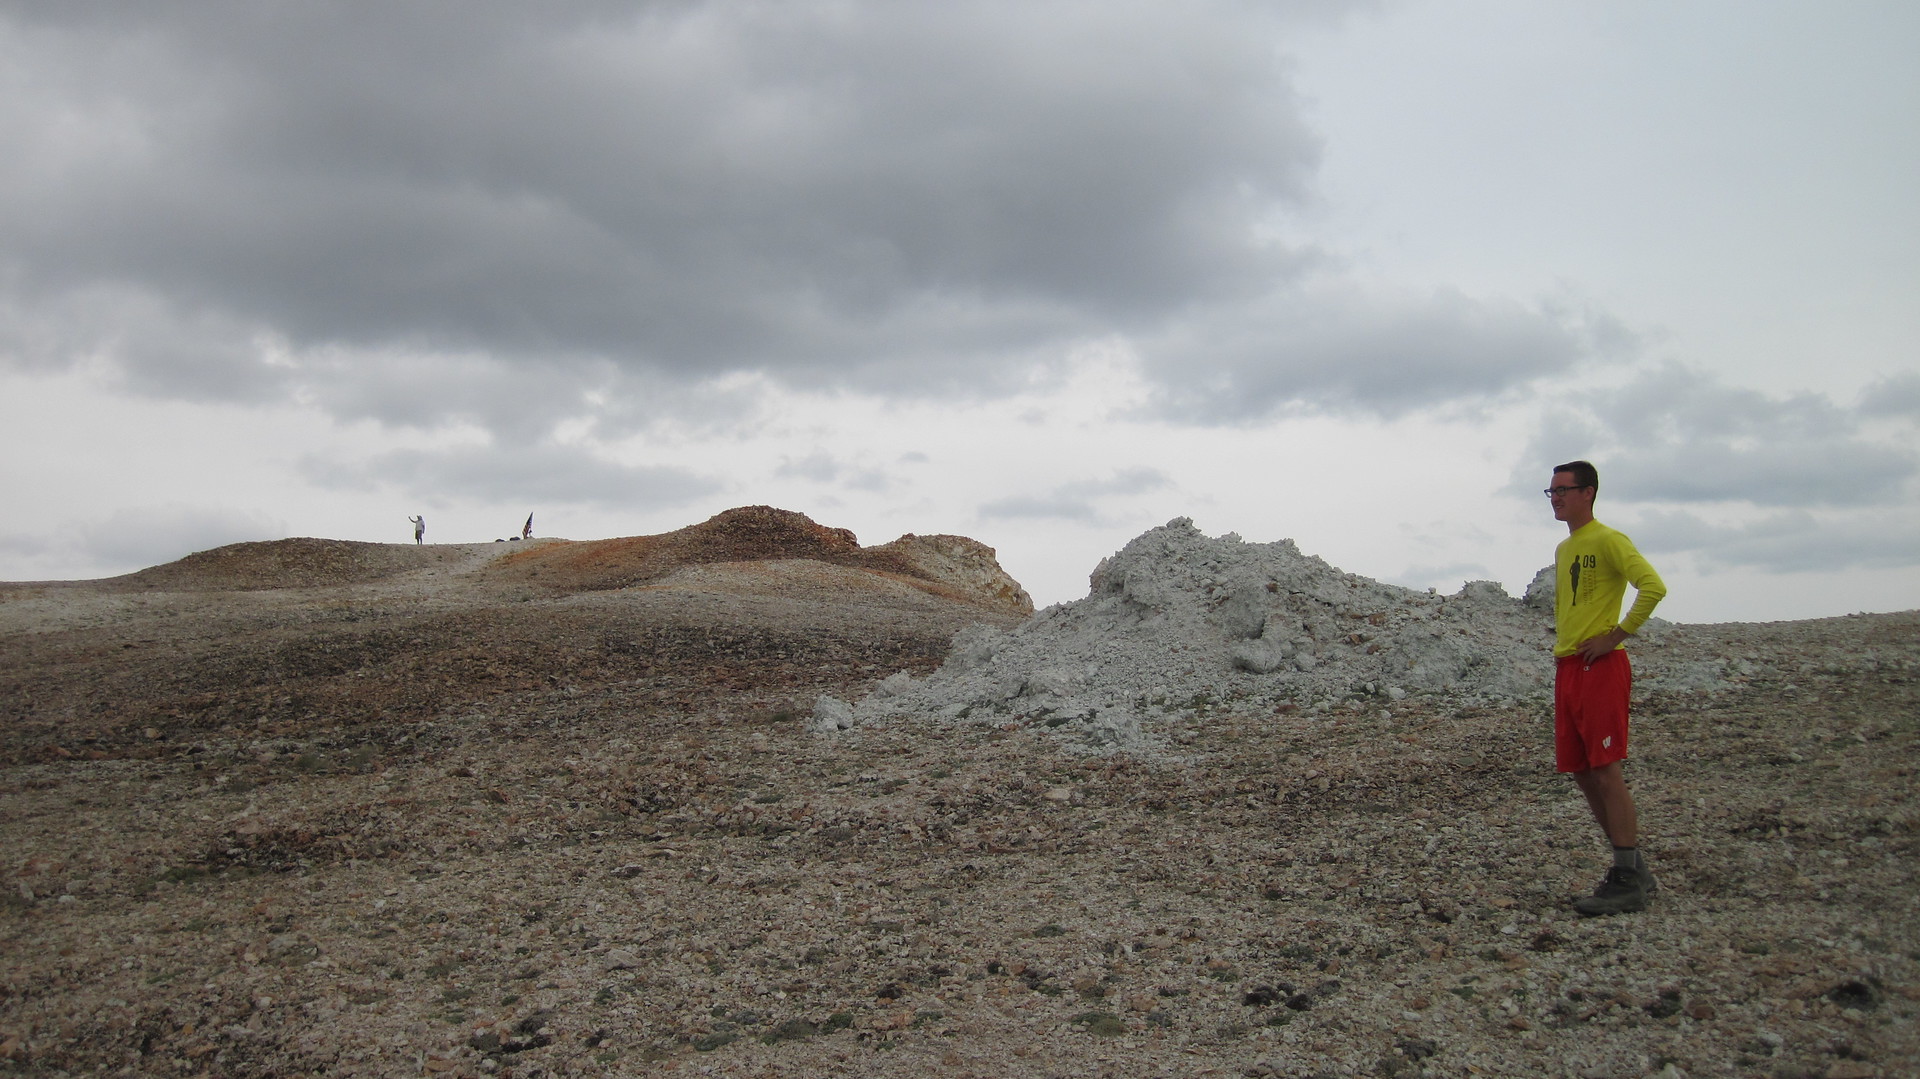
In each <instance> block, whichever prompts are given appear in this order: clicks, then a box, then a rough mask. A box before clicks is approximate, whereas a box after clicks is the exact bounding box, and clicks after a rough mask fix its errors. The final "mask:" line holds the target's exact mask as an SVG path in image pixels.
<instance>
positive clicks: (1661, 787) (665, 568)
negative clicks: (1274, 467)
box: [0, 511, 1920, 1079]
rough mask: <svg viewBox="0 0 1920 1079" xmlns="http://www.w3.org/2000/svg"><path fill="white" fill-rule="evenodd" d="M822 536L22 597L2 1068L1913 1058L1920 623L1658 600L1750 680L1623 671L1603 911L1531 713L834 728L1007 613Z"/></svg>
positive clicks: (343, 559) (12, 740)
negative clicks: (1764, 619)
mask: <svg viewBox="0 0 1920 1079" xmlns="http://www.w3.org/2000/svg"><path fill="white" fill-rule="evenodd" d="M737 512H743V511H737ZM725 516H726V515H723V518H724V517H725ZM801 520H804V519H801ZM716 521H718V522H720V525H718V526H715V528H714V529H713V531H717V532H720V533H730V532H732V531H738V530H740V529H745V528H746V527H747V526H748V525H751V526H753V527H757V528H761V530H762V531H763V532H766V531H767V530H768V529H770V528H771V529H772V531H773V532H775V533H778V532H780V528H776V527H773V526H781V527H787V526H791V527H790V528H789V529H788V531H789V532H794V534H796V535H798V534H799V533H804V531H805V530H804V528H801V526H799V525H797V524H794V523H793V522H790V521H783V520H780V519H772V518H765V517H764V515H763V516H762V517H759V518H753V519H751V520H747V521H744V522H743V521H733V522H727V521H724V520H722V518H716ZM769 522H771V524H770V523H769ZM709 525H714V522H709ZM807 525H808V526H811V522H807ZM733 526H739V528H738V529H736V528H734V527H733ZM702 527H704V526H702ZM815 527H817V526H815ZM796 529H797V530H798V531H797V532H795V531H794V530H796ZM826 531H828V532H831V531H832V530H826ZM783 534H784V533H783ZM676 535H678V534H676ZM806 535H811V533H807V534H806ZM694 538H697V537H694ZM735 538H736V539H737V538H738V537H735ZM763 538H764V537H763ZM776 538H777V537H776ZM801 538H802V539H805V536H802V537H801ZM655 539H658V538H657V537H656V538H655ZM933 539H936V540H942V541H943V542H944V541H945V540H950V539H951V538H941V537H934V538H933ZM815 540H818V543H817V544H816V545H815V547H809V546H808V543H812V542H814V540H808V541H807V542H799V541H797V540H792V536H788V539H787V540H781V541H780V542H771V543H761V542H756V543H732V544H731V545H730V546H729V545H727V544H721V545H718V546H712V547H702V546H701V545H700V544H698V543H695V542H693V538H689V537H685V536H682V537H681V538H680V540H678V541H675V543H655V544H651V545H644V544H643V545H640V546H642V547H645V549H646V550H645V552H643V554H644V557H641V556H640V555H636V554H635V553H634V552H633V551H632V550H629V549H625V548H599V549H596V550H594V551H591V552H589V551H585V550H584V549H583V548H584V547H585V546H586V545H570V544H565V543H562V542H558V541H554V542H550V543H545V544H541V543H536V544H535V545H533V546H531V547H526V548H521V547H519V545H515V546H514V547H513V549H512V550H511V551H510V553H509V554H508V555H507V557H505V558H503V557H501V550H500V548H498V547H497V546H495V545H485V546H475V547H466V548H460V547H432V546H429V547H426V548H408V547H387V546H384V545H341V544H328V543H324V542H322V541H286V542H287V543H289V544H297V543H308V544H313V545H314V546H311V547H304V548H303V547H280V548H277V549H274V550H263V549H262V548H267V547H272V546H273V545H247V547H246V549H223V551H226V552H227V553H226V554H224V555H223V554H221V552H209V554H208V555H206V556H196V558H200V559H202V561H201V562H200V563H195V564H192V565H188V564H185V563H181V564H175V566H173V567H161V568H159V569H157V570H153V571H147V574H146V575H145V576H144V577H142V576H141V575H135V577H134V578H123V579H119V580H117V581H109V582H97V583H87V584H74V583H69V584H42V585H7V586H0V717H3V722H4V727H0V760H4V762H5V763H4V766H3V767H0V837H3V839H4V842H3V843H0V850H3V851H4V855H3V856H4V858H5V863H4V865H5V869H6V871H7V872H8V874H9V876H10V878H11V879H10V880H9V881H8V882H7V885H6V888H5V891H4V893H3V894H0V939H3V940H4V946H3V947H4V954H5V956H6V964H5V967H4V973H3V974H0V978H3V979H4V981H0V1073H7V1074H20V1075H32V1076H52V1075H61V1074H65V1075H83V1074H86V1075H91V1074H103V1075H111V1074H125V1075H183V1076H184V1075H209V1076H268V1075H292V1074H338V1075H364V1076H392V1075H446V1076H481V1075H499V1076H507V1075H511V1076H520V1077H534V1076H566V1075H653V1074H668V1073H674V1074H693V1075H709V1074H710V1075H762V1076H771V1075H793V1076H803V1075H820V1074H846V1075H862V1076H922V1075H928V1074H938V1075H954V1076H964V1075H973V1076H981V1077H986V1076H1004V1075H1034V1076H1054V1075H1059V1076H1068V1075H1071V1076H1192V1075H1219V1076H1268V1075H1273V1076H1314V1075H1339V1076H1347V1075H1363V1076H1373V1075H1378V1076H1418V1075H1436V1076H1442V1075H1443V1076H1466V1075H1516V1076H1518V1075H1555V1076H1557V1075H1567V1076H1643V1075H1666V1076H1678V1075H1686V1076H1710V1075H1711V1076H1719V1075H1728V1076H1734V1075H1738V1076H1747V1075H1762V1076H1778V1077H1783V1079H1784V1077H1790V1076H1791V1077H1801V1076H1810V1077H1834V1079H1844V1077H1866V1076H1886V1077H1892V1076H1901V1075H1911V1074H1915V1072H1916V1070H1917V1069H1920V1063H1917V1062H1920V1032H1917V1031H1916V1025H1915V1023H1914V1016H1915V1012H1916V1008H1920V914H1916V905H1915V903H1914V902H1913V898H1912V897H1913V895H1914V893H1915V886H1916V876H1917V874H1916V866H1917V865H1920V863H1917V861H1916V853H1920V835H1917V833H1916V806H1917V805H1920V802H1917V801H1916V797H1915V795H1916V789H1915V788H1916V779H1915V767H1916V758H1917V757H1920V753H1917V752H1916V749H1917V747H1916V738H1920V708H1917V707H1916V706H1917V705H1920V691H1916V683H1915V677H1916V675H1920V614H1916V613H1911V612H1910V613H1906V614H1895V615H1871V616H1855V617H1848V618H1839V619H1830V620H1822V621H1814V622H1799V623H1773V624H1764V625H1720V626H1678V627H1673V628H1672V629H1670V630H1668V631H1667V632H1665V633H1664V634H1663V635H1662V637H1661V639H1660V642H1659V644H1658V646H1657V647H1658V650H1659V651H1660V652H1661V653H1662V656H1661V657H1658V659H1659V660H1660V661H1664V662H1668V663H1670V664H1679V663H1691V662H1700V663H1708V664H1710V665H1712V666H1713V669H1715V670H1720V671H1727V672H1742V671H1745V672H1751V673H1748V674H1735V675H1734V676H1732V677H1731V678H1730V679H1729V680H1727V681H1724V682H1720V683H1716V684H1715V685H1714V686H1713V687H1712V688H1700V689H1690V690H1689V689H1671V690H1669V689H1651V690H1648V691H1647V692H1645V693H1644V694H1643V695H1642V697H1641V698H1640V699H1639V700H1638V701H1637V703H1636V707H1637V710H1638V711H1637V725H1636V735H1635V737H1636V748H1635V753H1634V762H1633V764H1632V765H1631V770H1630V775H1631V779H1632V782H1633V783H1634V785H1635V788H1636V791H1637V793H1638V795H1639V799H1640V804H1641V813H1642V820H1643V823H1644V828H1645V832H1646V835H1647V839H1646V845H1647V849H1648V851H1649V855H1650V858H1651V861H1652V865H1653V868H1654V870H1655V872H1656V873H1658V874H1659V877H1660V880H1661V884H1662V891H1661V894H1660V896H1659V898H1658V899H1657V900H1656V901H1655V904H1654V907H1653V909H1652V910H1650V911H1648V912H1646V913H1643V914H1639V915H1633V916H1626V917H1619V918H1611V919H1602V920H1592V921H1588V920H1581V919H1578V918H1576V917H1574V916H1572V914H1571V913H1570V912H1569V910H1568V908H1567V905H1566V904H1567V900H1568V899H1569V898H1570V897H1572V896H1573V895H1575V894H1578V893H1580V892H1583V891H1585V890H1587V889H1588V888H1590V887H1591V886H1592V884H1593V883H1594V882H1595V881H1596V880H1597V879H1598V876H1599V874H1600V871H1601V869H1602V868H1603V866H1604V846H1603V844H1602V843H1601V841H1600V839H1599V838H1598V836H1597V834H1596V833H1595V830H1594V827H1593V825H1592V823H1591V822H1590V821H1589V820H1588V818H1587V815H1586V810H1585V808H1584V805H1583V804H1582V803H1581V802H1580V801H1579V798H1578V795H1577V793H1576V792H1575V791H1574V790H1573V789H1572V787H1571V785H1570V784H1568V783H1567V782H1566V781H1565V780H1564V779H1563V778H1561V777H1557V776H1555V775H1553V774H1552V770H1551V751H1550V740H1549V733H1550V732H1549V729H1548V720H1547V717H1546V715H1545V712H1544V708H1543V706H1541V705H1539V704H1538V703H1535V702H1528V701H1522V702H1519V703H1515V704H1510V705H1506V704H1491V705H1489V704H1467V705H1463V704H1460V703H1458V701H1457V700H1455V699H1454V698H1449V697H1447V696H1444V695H1441V694H1437V693H1436V694H1423V693H1418V692H1415V693H1410V694H1408V695H1406V696H1405V697H1404V698H1403V699H1394V700H1392V701H1386V700H1384V699H1382V698H1380V697H1378V696H1368V695H1352V696H1348V697H1344V698H1340V699H1337V700H1333V701H1332V702H1331V703H1329V702H1328V701H1327V700H1324V699H1323V700H1319V701H1316V702H1315V703H1313V704H1311V705H1309V706H1306V707H1295V706H1293V705H1290V704H1287V703H1284V702H1280V703H1276V701H1275V700H1274V699H1270V698H1263V697H1257V696H1245V697H1238V698H1236V697H1234V696H1233V695H1226V696H1223V697H1221V698H1218V699H1206V700H1201V701H1196V702H1193V705H1194V706H1193V707H1190V708H1186V709H1166V710H1157V711H1155V713H1154V714H1153V715H1151V716H1149V717H1147V718H1146V719H1145V722H1146V724H1147V725H1148V727H1149V728H1150V729H1149V730H1148V731H1147V734H1148V735H1149V736H1150V737H1149V739H1148V740H1147V742H1148V743H1150V744H1151V746H1153V747H1155V748H1147V749H1138V750H1136V751H1131V752H1108V753H1090V752H1089V751H1088V750H1087V748H1086V747H1085V746H1083V745H1077V744H1074V743H1072V742H1071V741H1069V740H1064V739H1063V738H1062V737H1061V736H1060V731H1059V730H1058V729H1056V727H1055V726H1052V725H1050V720H1049V718H1048V717H1047V716H1046V715H1045V714H1042V713H1031V714H1030V713H1022V712H1020V711H1019V710H1018V709H1017V708H1016V709H1013V710H1011V711H1009V713H1008V714H1006V715H993V716H990V717H989V718H988V719H987V720H986V721H970V722H955V721H953V720H952V719H947V718H937V717H933V716H915V715H911V714H907V715H900V716H893V717H889V718H886V719H885V720H884V721H879V722H874V723H870V724H868V725H865V726H858V727H855V728H853V729H851V730H846V731H841V732H839V733H837V734H832V735H820V734H814V733H810V732H809V730H808V727H809V723H808V716H809V715H810V714H811V711H812V709H813V707H814V702H815V700H816V699H817V698H818V697H819V696H820V695H821V694H826V693H830V694H834V695H837V696H840V697H842V698H844V699H847V700H857V699H859V698H860V697H861V696H863V695H864V694H865V692H866V691H867V689H868V688H869V687H871V686H872V685H874V684H875V683H876V682H877V681H879V680H880V679H882V678H883V677H885V676H887V675H889V674H891V673H893V672H895V671H898V670H903V669H904V670H911V671H914V672H916V673H919V674H926V673H927V672H929V671H932V670H933V669H934V667H936V666H937V665H938V664H939V663H940V661H941V660H942V658H943V657H944V656H945V654H946V649H947V642H948V640H949V639H950V638H951V636H952V634H953V633H954V632H955V631H956V630H957V629H959V628H961V627H962V626H965V625H968V624H972V623H978V622H986V623H989V624H994V625H999V626H1011V625H1014V624H1016V623H1018V622H1020V620H1021V618H1022V615H1023V612H1022V611H1021V609H1020V606H1019V604H1020V600H1021V599H1022V598H1023V597H1022V596H1019V595H1016V594H1015V593H1016V592H1017V586H1014V589H1013V590H1009V589H1008V588H1007V587H1006V586H1007V584H1008V583H1009V582H1005V581H1004V580H997V579H995V578H994V577H993V574H992V572H989V570H988V569H987V568H985V564H984V563H983V562H982V561H981V560H980V558H979V556H978V552H977V551H974V550H972V549H971V548H963V547H955V546H953V545H952V544H951V543H949V544H947V545H946V546H940V545H938V544H936V545H934V546H935V547H938V549H939V550H940V551H944V552H946V553H945V554H943V555H941V556H940V557H941V558H944V559H946V561H945V562H940V566H944V567H945V568H944V569H940V570H939V572H934V571H933V570H930V569H929V568H928V567H929V566H930V565H932V564H933V562H935V561H939V560H938V559H933V560H932V561H929V559H930V558H931V557H932V556H928V555H926V554H925V550H927V549H932V548H925V547H924V545H922V546H921V547H911V549H910V550H909V549H907V548H900V549H895V550H893V551H892V553H890V554H887V555H885V556H875V557H872V558H868V557H866V556H864V555H861V554H860V553H859V552H861V551H881V550H885V549H883V548H858V547H857V545H853V546H852V547H848V546H847V544H850V543H851V537H846V542H845V543H842V542H840V541H838V540H833V539H831V537H829V538H827V539H820V538H819V537H815ZM681 541H685V542H681ZM789 541H792V542H789ZM676 543H677V544H678V546H676V545H675V544H676ZM888 546H889V548H891V547H893V545H888ZM910 546H911V545H910ZM975 547H977V545H975ZM363 548H364V549H363ZM702 550H713V551H721V550H724V551H725V552H727V554H726V557H724V558H722V557H719V556H715V557H707V556H705V555H702V554H701V553H700V552H701V551H702ZM823 550H825V551H826V552H827V553H826V554H824V555H823V554H822V551H823ZM902 550H905V551H907V554H905V555H903V554H901V553H900V552H901V551H902ZM663 551H665V552H667V553H665V554H663V553H662V552H663ZM646 552H650V553H646ZM915 552H920V553H917V554H916V553H915ZM956 552H958V553H956ZM588 555H590V556H591V557H587V556H588ZM909 556H910V557H909ZM986 558H987V560H988V561H990V558H991V552H987V555H986ZM623 559H624V561H622V560H623ZM955 566H959V567H960V569H958V570H956V569H955ZM622 567H624V568H622ZM936 568H938V567H936ZM536 570H538V571H539V572H535V571H536ZM282 585H292V586H293V587H283V586H282ZM1309 628H1310V627H1309ZM1652 658H1654V657H1650V659H1652Z"/></svg>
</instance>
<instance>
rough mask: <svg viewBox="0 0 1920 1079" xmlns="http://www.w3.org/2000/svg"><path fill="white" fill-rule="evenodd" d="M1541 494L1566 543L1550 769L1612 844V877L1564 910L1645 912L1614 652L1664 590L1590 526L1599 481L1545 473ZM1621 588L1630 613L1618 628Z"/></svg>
mask: <svg viewBox="0 0 1920 1079" xmlns="http://www.w3.org/2000/svg"><path fill="white" fill-rule="evenodd" d="M1546 494H1547V498H1548V499H1549V500H1550V501H1551V502H1552V503H1553V518H1554V520H1556V521H1565V522H1566V525H1567V538H1566V539H1563V540H1561V541H1560V545H1559V546H1558V547H1556V548H1555V549H1554V553H1553V563H1554V569H1553V585H1554V588H1553V626H1554V642H1553V654H1554V657H1555V658H1554V665H1555V666H1554V680H1553V742H1554V757H1555V766H1556V767H1557V768H1558V769H1559V770H1560V771H1562V772H1568V773H1571V774H1572V775H1573V781H1574V783H1576V784H1578V785H1579V787H1580V793H1581V794H1583V795H1585V796H1586V799H1587V808H1589V809H1591V810H1592V811H1593V819H1594V820H1595V821H1596V822H1598V823H1599V825H1600V829H1601V831H1603V832H1605V833H1606V836H1607V840H1608V842H1610V843H1612V844H1613V867H1612V868H1611V869H1609V870H1607V875H1606V878H1605V879H1604V880H1602V881H1601V882H1600V886H1599V887H1598V888H1596V889H1594V892H1593V894H1592V895H1589V896H1582V897H1581V898H1579V899H1577V900H1575V901H1574V904H1573V909H1575V910H1576V911H1579V912H1580V913H1581V914H1584V915H1588V916H1592V915H1599V914H1624V913H1627V912H1630V911H1636V910H1645V909H1646V908H1647V898H1648V897H1649V896H1651V895H1653V894H1654V892H1655V891H1656V890H1658V888H1659V885H1658V884H1657V883H1656V882H1655V881H1654V879H1653V874H1652V873H1649V872H1648V871H1647V862H1646V859H1645V858H1644V857H1642V855H1641V853H1640V818H1639V812H1638V810H1637V809H1636V808H1635V806H1634V804H1633V795H1632V793H1631V792H1629V791H1628V790H1627V779H1626V776H1625V774H1624V773H1623V771H1622V767H1621V766H1622V764H1623V763H1624V762H1625V761H1626V757H1627V698H1628V696H1629V695H1630V694H1631V692H1632V689H1633V668H1632V666H1631V665H1630V664H1629V663H1628V662H1627V653H1626V650H1625V649H1624V648H1622V647H1621V645H1622V643H1623V642H1625V641H1626V639H1627V638H1628V637H1631V636H1633V634H1634V633H1635V632H1637V631H1638V630H1639V629H1640V627H1641V626H1643V625H1645V624H1646V621H1647V618H1648V616H1650V615H1651V614H1653V608H1654V605H1655V604H1657V603H1659V602H1660V600H1661V598H1662V597H1664V596H1665V595H1666V594H1667V586H1666V585H1665V584H1664V583H1662V582H1661V580H1660V575H1659V574H1658V573H1655V572H1654V570H1653V567H1652V566H1651V565H1648V564H1647V560H1646V559H1645V558H1642V557H1641V556H1640V552H1639V551H1638V550H1636V549H1635V548H1634V546H1633V541H1632V540H1630V539H1628V538H1627V537H1626V534H1625V533H1622V532H1616V531H1614V530H1613V529H1611V528H1608V527H1607V526H1606V525H1603V524H1601V523H1600V522H1599V521H1596V520H1594V519H1593V500H1594V499H1595V498H1596V497H1598V496H1599V494H1600V473H1599V472H1598V471H1597V470H1596V469H1595V468H1594V467H1593V466H1592V465H1590V464H1588V463H1587V462H1585V461H1572V462H1569V463H1567V464H1564V465H1557V466H1555V467H1554V470H1553V484H1552V485H1551V486H1550V487H1548V488H1547V492H1546ZM1629 584H1631V585H1632V586H1633V588H1634V597H1633V607H1632V609H1631V610H1629V611H1628V612H1627V616H1626V617H1625V618H1621V617H1620V604H1621V602H1622V601H1623V600H1624V599H1625V598H1626V593H1627V585H1629Z"/></svg>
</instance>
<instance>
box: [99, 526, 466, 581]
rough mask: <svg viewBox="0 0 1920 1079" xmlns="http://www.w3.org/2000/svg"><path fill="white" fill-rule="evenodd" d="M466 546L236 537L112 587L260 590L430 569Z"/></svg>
mask: <svg viewBox="0 0 1920 1079" xmlns="http://www.w3.org/2000/svg"><path fill="white" fill-rule="evenodd" d="M463 550H464V549H463V548H460V549H455V550H451V551H450V549H449V548H448V547H447V546H446V545H438V546H433V547H420V546H413V545H407V544H398V543H361V542H358V541H355V540H330V539H309V538H306V537H300V538H295V539H283V540H271V541H268V542H264V543H230V544H228V545H226V546H225V547H215V548H214V549H213V550H211V551H196V552H195V553H193V554H190V555H188V556H187V557H185V558H182V559H180V560H178V561H175V562H168V563H166V564H165V565H160V566H153V567H151V568H149V569H143V570H140V571H139V572H137V573H129V574H127V575H125V576H122V577H111V578H108V579H107V580H105V581H101V582H100V586H101V587H103V588H107V589H110V590H120V589H132V590H138V591H154V592H225V591H234V592H256V591H263V590H267V589H274V588H318V587H326V586H331V585H344V584H358V583H361V582H363V581H376V580H379V579H380V578H382V577H392V576H394V575H396V574H401V573H407V572H410V571H413V570H419V569H427V568H429V567H431V566H433V565H435V564H437V563H439V562H443V561H446V560H448V559H450V558H456V557H459V556H460V553H461V551H463Z"/></svg>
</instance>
